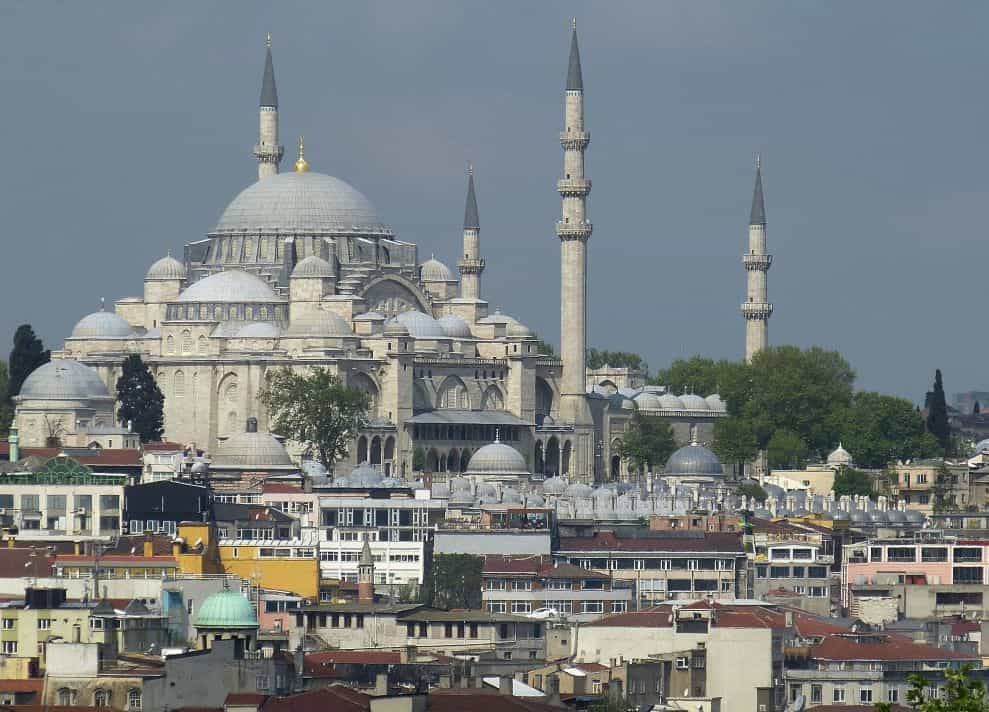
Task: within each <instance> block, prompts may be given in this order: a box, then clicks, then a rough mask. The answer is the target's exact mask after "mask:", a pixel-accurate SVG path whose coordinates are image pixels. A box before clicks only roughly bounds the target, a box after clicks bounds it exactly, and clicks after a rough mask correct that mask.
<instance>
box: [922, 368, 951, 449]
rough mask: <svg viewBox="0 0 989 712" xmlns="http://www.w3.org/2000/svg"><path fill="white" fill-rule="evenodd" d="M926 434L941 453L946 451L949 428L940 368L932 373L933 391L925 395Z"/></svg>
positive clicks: (949, 438) (949, 435) (948, 441)
mask: <svg viewBox="0 0 989 712" xmlns="http://www.w3.org/2000/svg"><path fill="white" fill-rule="evenodd" d="M927 432H929V433H930V434H931V435H933V436H934V437H935V438H937V441H938V442H939V443H941V449H942V450H943V451H945V452H947V451H948V447H949V445H950V444H951V442H950V441H951V426H950V425H949V424H948V404H947V403H946V402H945V399H944V383H943V382H942V381H941V369H940V368H939V369H937V370H936V371H935V372H934V389H933V390H931V391H930V392H929V393H928V394H927Z"/></svg>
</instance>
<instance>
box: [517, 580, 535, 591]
mask: <svg viewBox="0 0 989 712" xmlns="http://www.w3.org/2000/svg"><path fill="white" fill-rule="evenodd" d="M512 590H513V591H531V590H532V581H529V580H523V579H515V580H513V581H512Z"/></svg>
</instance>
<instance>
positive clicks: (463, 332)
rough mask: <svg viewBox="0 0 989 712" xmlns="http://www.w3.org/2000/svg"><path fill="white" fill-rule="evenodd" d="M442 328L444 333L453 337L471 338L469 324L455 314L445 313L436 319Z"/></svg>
mask: <svg viewBox="0 0 989 712" xmlns="http://www.w3.org/2000/svg"><path fill="white" fill-rule="evenodd" d="M436 321H437V323H438V324H439V325H440V326H441V327H442V328H443V331H444V333H445V334H446V335H447V336H449V337H451V338H454V339H469V338H471V333H470V325H469V324H468V323H467V321H466V320H465V319H464V318H463V317H461V316H457V315H456V314H447V315H445V316H441V317H440V318H439V319H437V320H436Z"/></svg>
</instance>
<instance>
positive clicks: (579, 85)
mask: <svg viewBox="0 0 989 712" xmlns="http://www.w3.org/2000/svg"><path fill="white" fill-rule="evenodd" d="M567 91H584V77H583V75H582V74H581V72H580V48H579V47H578V46H577V18H574V20H573V34H572V35H571V37H570V66H569V67H567Z"/></svg>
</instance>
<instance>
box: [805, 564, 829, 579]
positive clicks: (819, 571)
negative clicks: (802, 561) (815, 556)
mask: <svg viewBox="0 0 989 712" xmlns="http://www.w3.org/2000/svg"><path fill="white" fill-rule="evenodd" d="M827 577H828V567H827V566H808V567H807V578H827Z"/></svg>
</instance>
